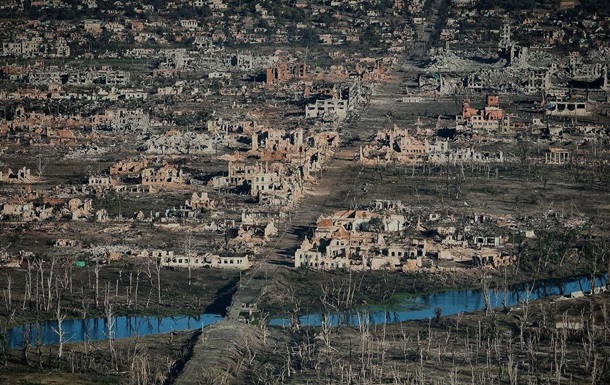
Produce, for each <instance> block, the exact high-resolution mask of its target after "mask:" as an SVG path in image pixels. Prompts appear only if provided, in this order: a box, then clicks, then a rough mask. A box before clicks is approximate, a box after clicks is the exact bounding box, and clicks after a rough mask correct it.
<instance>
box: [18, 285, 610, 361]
mask: <svg viewBox="0 0 610 385" xmlns="http://www.w3.org/2000/svg"><path fill="white" fill-rule="evenodd" d="M606 283H607V275H604V276H601V277H598V278H596V287H599V286H603V285H606ZM532 285H533V286H532ZM578 290H582V291H589V290H591V285H590V282H589V278H588V277H578V278H570V279H564V280H547V281H540V282H537V283H535V284H532V283H529V284H523V285H518V286H513V287H511V288H510V289H509V290H508V291H507V301H506V304H507V306H515V305H518V304H519V303H522V302H524V301H526V300H527V299H528V296H529V300H530V301H533V300H535V299H538V298H544V297H549V296H557V295H566V294H569V293H572V292H574V291H578ZM528 293H529V295H528ZM489 297H490V302H491V306H492V307H493V308H500V307H502V306H504V303H503V301H504V292H503V291H499V290H489ZM436 308H441V309H442V310H443V311H442V315H443V316H448V315H453V314H459V313H466V312H472V311H477V310H483V309H484V308H485V298H484V296H483V292H482V291H481V290H448V291H443V292H439V293H434V294H427V295H420V296H417V297H411V298H405V299H403V300H402V301H401V302H400V303H398V304H396V305H393V306H391V307H389V308H388V307H386V308H381V307H380V306H369V307H365V308H360V309H358V310H352V311H346V312H338V313H333V314H330V315H328V317H327V319H326V322H327V323H330V324H331V325H350V326H357V325H359V324H360V323H361V322H363V321H366V322H367V323H370V324H383V323H398V322H403V321H413V320H424V319H429V318H433V317H435V309H436ZM222 319H223V317H222V316H220V315H218V314H202V315H200V316H198V317H188V316H176V317H164V318H158V317H144V316H142V317H127V316H120V317H114V318H113V322H114V333H113V338H116V339H120V338H128V337H135V336H146V335H151V334H161V333H168V332H171V331H182V330H191V329H197V328H201V327H205V326H208V325H211V324H214V323H216V322H219V321H221V320H222ZM299 321H300V323H301V325H303V326H320V325H322V314H321V313H313V314H308V315H304V316H302V317H300V318H299ZM289 324H290V321H289V320H288V319H285V318H275V319H272V320H270V321H269V325H272V326H288V325H289ZM39 325H40V326H39V327H40V332H41V335H42V344H43V345H53V344H58V343H59V336H58V335H57V333H55V332H54V331H53V329H57V321H45V322H41V323H40V324H39ZM25 327H30V328H31V335H30V343H31V344H32V345H34V344H35V343H36V333H37V331H36V326H35V324H29V325H25V326H18V327H14V328H12V329H9V330H8V332H7V338H8V344H9V347H10V348H11V349H14V348H18V347H20V346H22V345H23V328H25ZM62 329H63V330H64V332H65V333H66V335H65V337H64V341H65V342H83V341H85V340H88V341H96V340H105V339H107V338H108V323H107V320H106V318H88V319H84V320H81V319H78V320H65V321H64V322H63V324H62Z"/></svg>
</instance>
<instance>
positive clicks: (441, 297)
mask: <svg viewBox="0 0 610 385" xmlns="http://www.w3.org/2000/svg"><path fill="white" fill-rule="evenodd" d="M595 281H596V283H595V286H596V287H600V286H605V285H606V283H607V275H604V276H600V277H598V278H596V280H595ZM590 290H591V283H590V281H589V277H585V276H582V277H576V278H567V279H561V280H557V279H554V280H546V281H540V282H536V283H534V284H533V286H532V283H531V282H530V283H525V284H521V285H515V286H512V287H511V288H509V290H508V291H507V292H506V301H505V298H504V297H505V293H504V291H498V290H493V289H492V290H489V291H488V293H489V299H490V305H491V307H493V308H494V309H495V308H500V307H502V306H504V304H505V303H506V306H508V307H512V306H515V305H518V304H519V303H522V302H525V301H526V300H528V299H529V300H530V301H533V300H535V299H539V298H545V297H550V296H557V295H567V294H570V293H573V292H576V291H585V292H586V291H590ZM437 308H440V309H442V315H443V316H448V315H454V314H459V313H466V312H472V311H477V310H483V309H485V296H484V295H483V291H482V290H471V289H468V290H447V291H442V292H438V293H434V294H426V295H420V296H413V297H406V298H404V299H403V300H402V301H400V303H398V304H396V305H393V306H390V307H382V306H369V307H367V308H363V309H360V310H358V311H346V312H338V313H333V314H330V315H328V317H327V319H326V322H327V323H329V324H331V325H335V326H336V325H350V326H357V325H359V324H360V323H361V322H363V321H366V322H368V323H369V324H382V323H398V322H404V321H414V320H423V319H429V318H432V317H434V316H435V311H436V309H437ZM299 322H300V323H301V325H303V326H320V325H322V314H321V313H314V314H308V315H304V316H302V317H300V318H299ZM289 324H290V321H289V320H288V319H285V318H275V319H272V320H270V321H269V325H274V326H288V325H289Z"/></svg>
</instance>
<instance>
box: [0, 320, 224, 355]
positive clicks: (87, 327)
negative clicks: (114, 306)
mask: <svg viewBox="0 0 610 385" xmlns="http://www.w3.org/2000/svg"><path fill="white" fill-rule="evenodd" d="M222 319H223V317H222V316H221V315H218V314H202V315H200V316H198V317H189V316H176V317H164V318H158V317H152V316H137V317H128V316H119V317H113V318H112V321H113V324H114V325H113V326H114V327H113V329H114V333H113V337H114V338H116V339H119V338H128V337H135V336H147V335H151V334H161V333H168V332H172V331H181V330H189V329H197V328H201V327H205V326H208V325H211V324H214V323H216V322H218V321H221V320H222ZM24 328H30V330H31V335H30V343H31V344H32V345H35V344H36V338H37V337H36V336H37V334H38V333H37V328H36V325H35V324H27V325H23V326H17V327H14V328H12V329H9V330H8V332H7V337H8V345H9V347H10V348H11V349H15V348H18V347H20V346H22V345H23V331H24ZM54 329H55V330H57V321H44V322H40V323H39V330H40V335H41V341H40V342H41V343H42V344H43V345H53V344H59V336H58V334H57V333H56V332H55V331H54ZM62 329H63V331H64V332H65V337H64V341H65V342H83V341H98V340H105V339H107V338H108V320H107V319H106V318H86V319H71V320H65V321H64V322H63V323H62Z"/></svg>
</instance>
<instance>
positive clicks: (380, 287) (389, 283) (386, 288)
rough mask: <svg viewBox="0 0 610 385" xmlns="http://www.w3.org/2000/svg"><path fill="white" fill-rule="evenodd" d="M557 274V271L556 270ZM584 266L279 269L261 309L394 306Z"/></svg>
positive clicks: (577, 271)
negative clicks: (552, 268) (551, 269)
mask: <svg viewBox="0 0 610 385" xmlns="http://www.w3.org/2000/svg"><path fill="white" fill-rule="evenodd" d="M554 273H558V271H557V270H555V271H554ZM587 274H588V272H587V269H586V268H585V267H581V268H577V267H574V266H571V267H570V268H568V267H566V268H563V269H562V270H561V272H560V274H558V275H556V276H551V275H550V273H545V272H541V273H537V274H528V273H525V272H522V271H518V270H516V269H515V268H513V267H510V268H508V269H507V270H506V274H505V272H504V271H501V270H495V269H488V268H470V269H463V270H462V271H459V272H456V271H445V270H437V271H435V272H433V271H419V272H413V273H407V274H405V273H398V272H390V271H366V272H352V273H350V272H345V271H340V270H336V271H312V270H307V269H285V268H284V269H279V270H278V271H277V272H276V274H275V279H274V280H273V281H271V282H270V283H269V285H268V286H267V287H266V290H265V291H264V293H263V294H262V295H261V296H260V304H259V308H261V309H264V311H265V312H267V313H268V314H269V316H270V317H272V318H273V317H286V316H289V315H290V314H292V313H294V311H295V308H296V307H298V309H299V310H300V311H301V312H304V313H307V312H315V311H320V310H322V309H328V310H334V311H342V310H348V309H352V308H358V307H363V306H371V305H373V306H378V307H379V308H392V307H393V306H396V305H399V304H400V303H401V302H402V301H403V300H404V299H408V298H410V297H414V296H421V295H430V294H437V293H442V292H444V291H448V290H466V289H470V290H477V289H481V288H482V287H483V286H485V287H487V288H489V289H496V290H498V291H503V290H504V289H505V288H507V287H513V286H519V285H524V284H527V283H530V282H536V281H553V280H557V281H560V280H565V279H569V278H573V277H577V276H584V275H587Z"/></svg>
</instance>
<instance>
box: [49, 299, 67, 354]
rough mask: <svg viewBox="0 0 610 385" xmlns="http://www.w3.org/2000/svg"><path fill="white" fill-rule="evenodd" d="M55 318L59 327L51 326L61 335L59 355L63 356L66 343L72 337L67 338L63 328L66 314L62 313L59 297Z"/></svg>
mask: <svg viewBox="0 0 610 385" xmlns="http://www.w3.org/2000/svg"><path fill="white" fill-rule="evenodd" d="M55 317H56V318H55V319H56V320H57V328H54V327H51V330H53V332H54V333H55V334H57V336H58V337H59V350H58V352H57V357H58V358H61V356H62V355H63V349H64V343H65V342H68V341H70V339H71V338H68V339H66V332H65V331H64V330H63V322H64V320H65V319H66V315H65V314H62V313H61V301H60V300H59V298H58V299H57V312H56V313H55Z"/></svg>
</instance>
